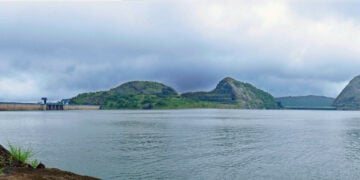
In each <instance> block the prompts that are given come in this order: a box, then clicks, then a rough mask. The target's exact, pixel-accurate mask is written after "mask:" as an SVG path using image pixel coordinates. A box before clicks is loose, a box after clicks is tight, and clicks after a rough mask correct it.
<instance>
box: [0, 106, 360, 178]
mask: <svg viewBox="0 0 360 180" xmlns="http://www.w3.org/2000/svg"><path fill="white" fill-rule="evenodd" d="M8 141H9V142H11V143H13V144H15V145H20V146H24V147H28V146H31V147H32V148H33V149H34V150H35V152H37V154H36V157H37V158H38V159H41V160H42V161H43V162H44V163H45V164H46V165H48V166H49V167H56V168H61V169H64V170H69V171H73V172H75V173H80V174H86V175H91V176H96V177H99V178H102V179H286V180H287V179H349V180H350V179H360V112H351V111H349V112H343V111H285V110H284V111H282V110H281V111H261V110H169V111H63V112H55V111H52V112H50V111H48V112H0V143H1V144H3V145H7V142H8Z"/></svg>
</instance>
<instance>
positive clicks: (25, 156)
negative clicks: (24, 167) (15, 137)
mask: <svg viewBox="0 0 360 180" xmlns="http://www.w3.org/2000/svg"><path fill="white" fill-rule="evenodd" d="M9 152H10V155H11V157H12V158H11V159H10V160H13V159H17V160H19V161H20V162H21V163H23V164H30V165H31V166H32V167H33V168H34V169H35V168H36V167H37V166H38V165H39V164H40V162H39V161H38V160H37V159H34V160H32V161H30V159H31V158H32V157H33V156H34V154H35V153H34V152H33V150H32V149H31V148H27V149H25V148H23V147H17V146H14V145H13V144H10V143H9Z"/></svg>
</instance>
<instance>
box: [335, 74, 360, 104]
mask: <svg viewBox="0 0 360 180" xmlns="http://www.w3.org/2000/svg"><path fill="white" fill-rule="evenodd" d="M334 106H335V107H336V108H337V109H342V110H359V109H360V76H357V77H355V78H354V79H352V80H351V81H350V83H349V84H348V85H347V86H346V87H345V88H344V90H343V91H342V92H341V93H340V95H339V96H338V97H337V98H336V99H335V101H334Z"/></svg>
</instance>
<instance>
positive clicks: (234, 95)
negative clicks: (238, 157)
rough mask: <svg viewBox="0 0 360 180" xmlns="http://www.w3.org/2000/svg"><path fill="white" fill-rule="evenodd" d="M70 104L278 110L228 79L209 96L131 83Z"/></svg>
mask: <svg viewBox="0 0 360 180" xmlns="http://www.w3.org/2000/svg"><path fill="white" fill-rule="evenodd" d="M70 104H86V105H101V106H102V108H103V109H177V108H244V109H265V108H267V109H273V108H277V104H276V101H275V99H274V98H273V97H272V96H271V95H270V94H268V93H266V92H264V91H262V90H260V89H257V88H256V87H254V86H252V85H251V84H248V83H242V82H240V81H236V80H234V79H231V78H225V79H224V80H222V81H220V83H219V84H218V85H217V87H216V88H215V89H214V90H213V91H211V92H194V93H185V94H182V95H179V94H178V93H177V92H176V91H175V90H174V89H173V88H171V87H169V86H166V85H164V84H161V83H157V82H149V81H132V82H128V83H124V84H122V85H120V86H118V87H116V88H113V89H110V90H109V91H100V92H93V93H83V94H79V95H78V96H76V97H74V98H71V99H70Z"/></svg>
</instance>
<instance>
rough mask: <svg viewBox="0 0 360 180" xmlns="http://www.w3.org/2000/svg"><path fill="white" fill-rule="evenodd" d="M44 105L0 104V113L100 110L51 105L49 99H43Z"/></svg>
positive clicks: (97, 107) (86, 107)
mask: <svg viewBox="0 0 360 180" xmlns="http://www.w3.org/2000/svg"><path fill="white" fill-rule="evenodd" d="M41 100H42V101H43V102H42V103H16V102H0V111H63V110H99V109H100V106H92V105H69V104H64V103H49V102H47V98H46V97H43V98H41Z"/></svg>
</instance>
